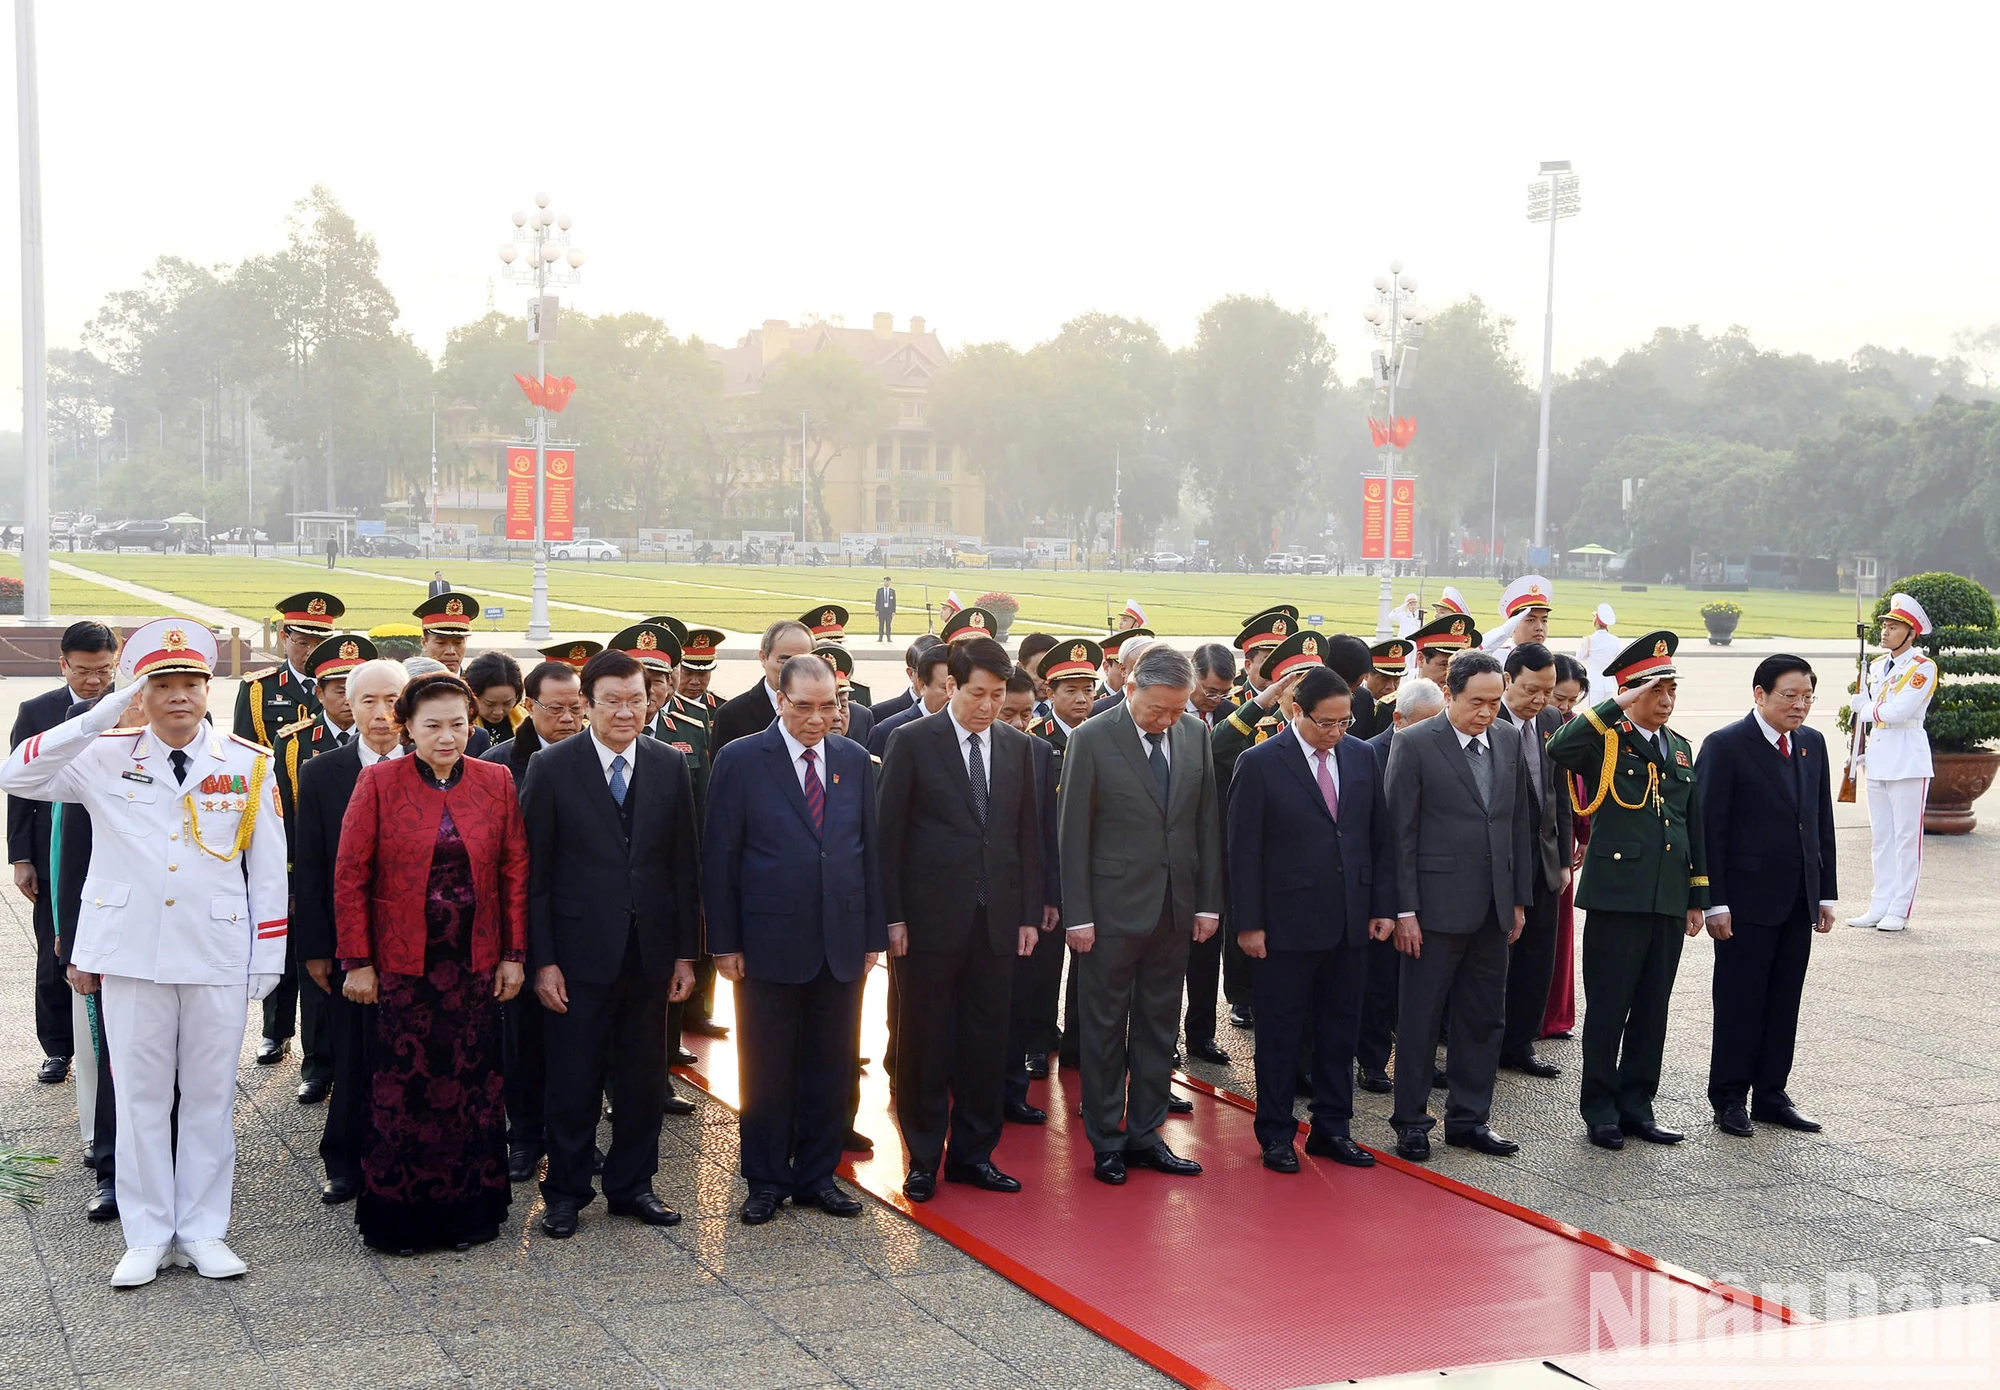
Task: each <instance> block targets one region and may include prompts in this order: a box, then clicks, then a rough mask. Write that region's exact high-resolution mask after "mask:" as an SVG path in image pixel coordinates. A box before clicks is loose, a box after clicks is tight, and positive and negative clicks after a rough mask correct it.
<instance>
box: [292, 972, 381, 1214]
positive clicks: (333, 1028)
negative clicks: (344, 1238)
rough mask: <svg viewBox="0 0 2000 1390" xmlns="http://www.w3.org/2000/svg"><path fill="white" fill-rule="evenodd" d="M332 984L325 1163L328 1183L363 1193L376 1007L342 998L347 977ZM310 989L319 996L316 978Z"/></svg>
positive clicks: (322, 1140)
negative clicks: (369, 1045)
mask: <svg viewBox="0 0 2000 1390" xmlns="http://www.w3.org/2000/svg"><path fill="white" fill-rule="evenodd" d="M329 978H330V979H331V980H332V983H333V992H332V993H331V994H330V995H328V996H327V997H326V1004H325V1009H324V1016H325V1027H326V1034H327V1044H328V1049H329V1051H330V1052H331V1053H332V1054H333V1055H332V1061H333V1090H332V1092H331V1093H329V1094H328V1096H327V1101H326V1128H325V1129H324V1130H323V1131H322V1132H321V1134H320V1137H319V1161H320V1166H321V1167H322V1168H324V1169H325V1170H326V1176H327V1179H328V1181H332V1182H339V1181H346V1182H351V1183H353V1184H354V1185H355V1187H356V1188H357V1189H358V1188H359V1187H360V1185H361V1150H362V1147H363V1145H365V1144H366V1143H367V1140H368V1113H369V1096H368V1092H369V1078H370V1072H369V1067H368V1053H367V1050H366V1048H365V1047H364V1046H363V1045H362V1040H363V1039H364V1038H365V1037H366V1036H367V1035H368V1034H370V1033H372V1032H374V1031H375V1006H374V1005H373V1004H357V1003H355V1002H354V1001H353V1000H352V999H349V998H348V997H347V996H346V995H344V994H342V993H341V992H340V991H341V987H342V985H343V984H344V983H345V982H346V979H347V975H346V972H345V971H342V970H338V969H336V970H335V971H334V972H333V974H332V975H331V976H330V977H329ZM305 987H306V988H307V989H309V990H311V991H312V992H313V993H315V994H318V993H319V986H318V985H316V984H314V983H313V982H312V978H311V977H310V976H308V977H307V978H306V984H305Z"/></svg>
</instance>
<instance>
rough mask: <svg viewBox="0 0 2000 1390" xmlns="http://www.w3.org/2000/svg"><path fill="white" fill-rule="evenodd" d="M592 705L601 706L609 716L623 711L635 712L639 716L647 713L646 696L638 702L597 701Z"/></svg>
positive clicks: (641, 697) (637, 700) (642, 696)
mask: <svg viewBox="0 0 2000 1390" xmlns="http://www.w3.org/2000/svg"><path fill="white" fill-rule="evenodd" d="M592 703H593V704H595V705H598V706H601V707H602V708H603V709H604V711H605V713H607V714H617V713H618V712H619V711H621V710H633V711H636V712H637V713H639V714H644V713H645V712H646V697H645V696H644V695H641V696H640V697H639V698H638V699H636V700H596V701H593V702H592Z"/></svg>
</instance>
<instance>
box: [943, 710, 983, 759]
mask: <svg viewBox="0 0 2000 1390" xmlns="http://www.w3.org/2000/svg"><path fill="white" fill-rule="evenodd" d="M942 713H943V714H944V717H945V718H946V719H949V720H950V721H951V727H952V729H953V730H954V731H955V732H956V734H957V737H958V746H959V749H960V750H961V751H963V750H964V748H965V741H966V740H967V739H969V738H971V737H972V730H970V729H968V728H966V727H965V725H963V724H961V723H959V722H958V716H957V715H956V714H954V713H953V712H952V708H951V701H949V700H946V701H945V702H944V709H943V711H942ZM985 740H986V742H987V743H988V744H989V745H990V744H991V743H992V742H993V730H992V729H991V728H989V729H987V731H986V734H985Z"/></svg>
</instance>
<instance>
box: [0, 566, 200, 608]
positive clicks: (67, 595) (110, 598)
mask: <svg viewBox="0 0 2000 1390" xmlns="http://www.w3.org/2000/svg"><path fill="white" fill-rule="evenodd" d="M53 558H55V559H57V560H64V561H67V560H68V559H69V558H70V556H69V555H67V554H65V553H62V552H60V551H59V552H57V553H56V554H55V556H54V557H53ZM0 574H4V575H7V576H9V577H11V578H14V579H19V578H20V577H21V557H20V555H19V554H18V553H16V552H14V551H11V550H10V551H5V552H0ZM49 611H50V612H51V613H53V614H57V615H60V616H63V617H77V618H80V617H97V616H102V617H115V618H157V617H160V616H162V615H163V614H165V613H166V611H167V610H166V609H164V608H161V607H160V606H158V605H157V604H152V603H148V602H146V600H144V599H142V598H133V597H132V596H131V595H130V594H126V593H121V592H119V591H118V590H116V589H107V588H105V587H104V586H103V585H101V584H93V583H91V582H90V581H89V580H87V579H76V578H73V577H71V576H70V575H67V574H63V573H61V572H59V571H57V570H53V569H52V570H50V571H49Z"/></svg>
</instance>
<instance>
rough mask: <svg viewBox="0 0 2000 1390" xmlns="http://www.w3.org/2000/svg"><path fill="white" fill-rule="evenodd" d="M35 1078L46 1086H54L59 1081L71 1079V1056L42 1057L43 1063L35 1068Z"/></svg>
mask: <svg viewBox="0 0 2000 1390" xmlns="http://www.w3.org/2000/svg"><path fill="white" fill-rule="evenodd" d="M35 1080H37V1081H39V1082H41V1083H42V1084H43V1085H44V1086H53V1085H55V1084H56V1083H57V1082H59V1081H67V1080H69V1058H67V1057H44V1058H42V1064H41V1065H40V1066H39V1067H36V1068H35Z"/></svg>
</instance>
